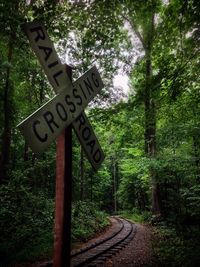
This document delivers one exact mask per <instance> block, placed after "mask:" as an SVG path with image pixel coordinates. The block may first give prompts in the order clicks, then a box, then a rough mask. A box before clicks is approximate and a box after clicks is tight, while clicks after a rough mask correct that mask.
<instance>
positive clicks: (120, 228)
mask: <svg viewBox="0 0 200 267" xmlns="http://www.w3.org/2000/svg"><path fill="white" fill-rule="evenodd" d="M112 220H115V224H116V231H114V232H113V233H112V234H110V235H109V234H108V235H107V236H106V237H104V238H103V239H100V240H99V241H97V242H95V243H92V244H91V245H89V246H87V247H85V248H84V249H80V250H78V251H76V252H74V253H72V254H71V267H81V266H83V267H86V266H88V267H92V266H93V267H94V266H98V265H99V266H100V265H102V264H103V263H104V262H105V261H106V260H107V259H108V258H109V257H111V256H112V255H114V254H116V253H117V252H118V251H119V250H121V249H122V248H124V247H125V246H126V245H127V244H128V243H129V242H130V241H131V240H132V238H133V237H134V235H135V233H136V226H135V224H133V223H131V222H129V221H127V220H125V219H122V218H119V217H116V216H114V217H112Z"/></svg>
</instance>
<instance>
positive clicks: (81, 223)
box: [72, 201, 109, 242]
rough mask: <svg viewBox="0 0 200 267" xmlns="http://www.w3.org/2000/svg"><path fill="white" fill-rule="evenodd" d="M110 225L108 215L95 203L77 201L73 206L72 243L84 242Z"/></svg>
mask: <svg viewBox="0 0 200 267" xmlns="http://www.w3.org/2000/svg"><path fill="white" fill-rule="evenodd" d="M108 224H109V221H108V219H107V214H106V213H104V212H102V211H100V210H99V208H97V206H96V205H95V204H94V203H91V202H86V201H77V202H74V203H73V205H72V242H78V241H81V242H84V241H86V240H87V239H89V238H91V237H92V236H94V234H96V233H97V232H100V231H101V230H102V229H104V228H105V227H106V226H107V225H108Z"/></svg>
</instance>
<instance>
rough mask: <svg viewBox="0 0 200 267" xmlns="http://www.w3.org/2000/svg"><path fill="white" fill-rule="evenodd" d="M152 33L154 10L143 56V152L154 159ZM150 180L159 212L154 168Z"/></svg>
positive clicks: (154, 202)
mask: <svg viewBox="0 0 200 267" xmlns="http://www.w3.org/2000/svg"><path fill="white" fill-rule="evenodd" d="M153 35H154V12H152V15H151V19H150V21H149V30H148V33H147V37H146V46H145V56H146V75H145V76H146V78H145V79H146V86H145V99H144V107H145V153H146V155H147V156H148V157H149V158H151V159H154V158H155V156H156V107H155V100H154V96H153V88H152V55H151V53H152V45H153ZM150 176H151V181H152V212H153V214H160V202H159V187H158V184H157V182H156V172H155V170H153V169H151V170H150Z"/></svg>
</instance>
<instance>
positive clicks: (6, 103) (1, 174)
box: [0, 34, 15, 182]
mask: <svg viewBox="0 0 200 267" xmlns="http://www.w3.org/2000/svg"><path fill="white" fill-rule="evenodd" d="M14 39H15V36H14V34H11V36H10V40H9V44H8V56H7V59H8V62H9V63H10V62H11V60H12V52H13V42H14ZM11 95H12V86H11V83H10V66H8V67H7V71H6V79H5V87H4V96H3V113H4V114H3V116H4V121H3V133H2V137H1V158H0V182H2V181H3V180H6V177H7V169H8V164H9V159H10V144H11V106H12V103H11V101H10V100H11Z"/></svg>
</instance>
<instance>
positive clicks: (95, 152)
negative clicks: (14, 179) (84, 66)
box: [17, 22, 105, 169]
mask: <svg viewBox="0 0 200 267" xmlns="http://www.w3.org/2000/svg"><path fill="white" fill-rule="evenodd" d="M24 30H25V33H26V34H27V36H28V39H29V41H30V44H31V47H32V49H33V51H34V52H35V54H36V56H37V57H38V59H39V61H40V63H41V65H42V67H43V69H44V72H45V74H46V75H47V78H48V80H49V82H50V84H51V85H52V87H53V89H54V91H55V93H56V96H55V97H53V98H52V99H51V100H50V101H48V102H47V103H46V104H44V105H43V106H42V107H40V108H39V109H38V110H36V111H35V112H34V113H33V114H31V115H30V116H29V117H28V118H26V119H25V120H24V121H22V122H21V123H20V124H19V125H18V126H17V127H18V128H19V129H20V131H21V133H22V134H23V136H24V138H25V140H26V141H27V143H28V145H29V146H30V147H31V149H32V150H33V152H34V153H35V154H40V153H42V152H43V151H44V150H45V149H46V148H47V147H48V146H49V145H50V144H51V142H52V141H53V140H54V139H56V137H57V136H58V135H59V134H60V133H61V132H62V131H63V130H64V129H65V128H66V127H67V126H69V125H70V124H71V123H72V126H73V128H74V130H75V133H76V135H77V137H78V139H79V141H80V143H81V145H82V146H83V148H84V151H85V153H86V155H87V157H88V159H89V161H90V163H91V164H92V166H93V167H94V169H98V168H99V167H100V165H101V163H102V161H103V159H104V157H105V156H104V153H103V151H102V149H101V147H100V145H99V142H98V140H97V138H96V136H95V133H94V131H93V129H92V126H91V124H90V122H89V120H88V118H87V116H86V115H85V113H84V111H83V110H84V108H85V107H86V106H87V104H88V103H89V102H90V101H91V100H92V99H93V98H94V97H95V96H96V94H97V93H99V92H100V91H101V89H102V88H103V82H102V80H101V77H100V75H99V72H98V70H97V68H96V67H95V66H94V67H92V68H91V69H90V70H88V71H87V72H86V73H85V74H83V75H82V76H81V77H80V78H79V79H77V80H76V81H75V82H74V83H72V82H71V81H70V78H69V77H68V76H67V74H66V71H65V66H64V65H62V64H61V61H60V59H59V57H58V55H57V53H56V51H55V48H54V45H53V43H52V41H51V40H50V38H49V36H48V34H47V32H46V30H45V28H44V26H43V25H42V24H40V23H38V22H31V23H27V24H25V26H24Z"/></svg>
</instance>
